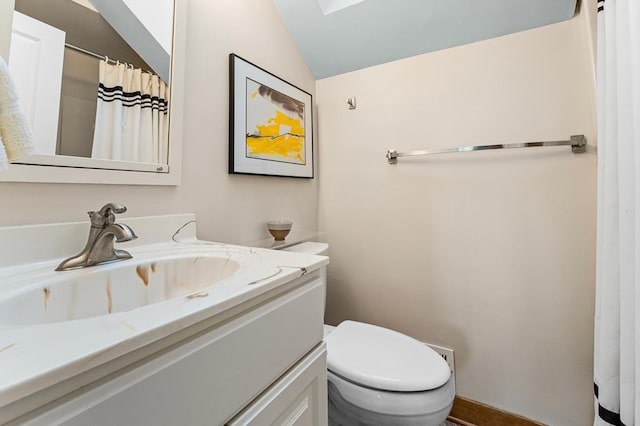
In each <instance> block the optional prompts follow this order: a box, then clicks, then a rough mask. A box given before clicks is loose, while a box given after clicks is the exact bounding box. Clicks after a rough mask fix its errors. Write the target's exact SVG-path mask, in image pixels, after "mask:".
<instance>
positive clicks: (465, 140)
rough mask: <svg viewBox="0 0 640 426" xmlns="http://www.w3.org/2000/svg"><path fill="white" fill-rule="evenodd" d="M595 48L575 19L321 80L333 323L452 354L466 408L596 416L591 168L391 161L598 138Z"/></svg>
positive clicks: (500, 158)
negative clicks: (470, 148) (390, 160)
mask: <svg viewBox="0 0 640 426" xmlns="http://www.w3.org/2000/svg"><path fill="white" fill-rule="evenodd" d="M585 39H586V35H585V25H584V22H583V19H573V20H571V21H569V22H565V23H561V24H555V25H551V26H547V27H543V28H539V29H534V30H530V31H526V32H522V33H518V34H514V35H509V36H504V37H501V38H497V39H493V40H488V41H483V42H479V43H475V44H470V45H466V46H462V47H458V48H454V49H449V50H443V51H439V52H435V53H431V54H426V55H422V56H417V57H413V58H409V59H405V60H401V61H397V62H393V63H389V64H385V65H380V66H376V67H372V68H368V69H365V70H361V71H356V72H353V73H349V74H343V75H340V76H336V77H332V78H327V79H324V80H320V81H318V82H317V85H316V90H317V94H318V96H317V99H318V101H317V103H318V121H319V129H318V131H319V134H320V137H321V144H320V159H321V161H320V175H321V183H320V229H321V231H323V232H325V235H324V238H325V239H326V241H327V242H329V243H330V255H331V264H330V265H329V287H328V294H327V321H328V322H329V323H332V324H336V323H338V322H340V321H342V320H344V319H348V318H350V319H355V320H362V321H367V322H371V323H375V324H379V325H382V326H387V327H390V328H393V329H396V330H399V331H402V332H405V333H408V334H410V335H412V336H414V337H415V338H417V339H420V340H423V341H427V342H432V343H436V344H440V345H444V346H449V347H452V348H454V349H455V350H456V366H457V393H458V394H459V395H462V396H464V397H467V398H471V399H474V400H477V401H481V402H484V403H487V404H490V405H492V406H496V407H499V408H501V409H504V410H508V411H512V412H515V413H519V414H521V415H524V416H527V417H529V418H532V419H535V420H538V421H541V422H545V423H548V424H553V425H556V426H562V425H587V424H590V423H591V422H592V418H593V417H592V416H593V408H592V392H593V384H592V351H593V348H592V334H593V311H594V301H593V299H594V280H595V278H594V269H595V266H594V263H595V203H596V194H595V173H596V167H595V164H596V158H595V156H594V155H593V154H592V153H588V154H581V155H575V154H572V153H571V152H570V149H569V148H566V147H562V148H536V149H529V150H515V151H503V152H480V153H458V154H453V155H446V156H440V157H423V158H415V159H400V160H399V161H398V164H396V165H388V164H387V162H386V159H385V153H386V151H387V149H389V148H396V149H397V150H399V151H402V150H414V149H429V148H431V149H437V148H446V147H455V146H463V145H472V144H491V143H513V142H525V141H535V140H558V139H567V138H568V137H569V136H570V135H573V134H585V135H586V136H587V138H588V140H589V141H590V143H594V138H595V134H596V132H595V123H594V119H593V117H594V115H593V108H594V106H593V96H592V95H593V90H594V87H593V75H592V73H593V67H592V64H591V62H590V59H589V57H588V52H587V50H588V46H587V43H586V42H585ZM349 96H356V97H357V109H356V110H351V111H350V110H348V109H347V105H346V99H347V98H348V97H349Z"/></svg>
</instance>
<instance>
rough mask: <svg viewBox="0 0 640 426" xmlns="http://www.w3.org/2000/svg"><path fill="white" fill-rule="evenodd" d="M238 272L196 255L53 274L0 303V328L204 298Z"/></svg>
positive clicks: (231, 263) (218, 259) (222, 261)
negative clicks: (184, 299)
mask: <svg viewBox="0 0 640 426" xmlns="http://www.w3.org/2000/svg"><path fill="white" fill-rule="evenodd" d="M141 262H142V263H141ZM239 269H240V264H239V263H238V262H236V261H235V260H233V259H230V258H229V257H228V256H223V255H215V254H202V255H193V256H191V257H183V258H174V259H163V260H158V261H146V262H145V261H133V260H131V261H125V262H120V263H113V264H110V265H102V266H100V267H91V268H86V269H83V270H77V271H68V272H54V273H53V278H49V279H45V280H43V281H42V282H41V283H39V284H38V285H31V286H29V287H28V288H26V289H25V290H24V291H22V292H16V293H13V294H11V295H9V297H7V298H5V299H3V300H0V326H1V325H4V326H16V325H32V324H44V323H54V322H60V321H69V320H76V319H82V318H91V317H96V316H101V315H109V314H113V313H116V312H126V311H131V310H133V309H136V308H140V307H144V306H148V305H152V304H156V303H159V302H164V301H167V300H171V299H175V298H178V297H183V296H187V297H192V298H196V297H206V296H207V293H206V289H208V288H211V287H212V286H214V285H215V284H216V283H219V282H220V281H223V280H224V279H226V278H228V277H230V276H232V275H233V274H234V273H236V272H237V271H238V270H239ZM49 276H51V275H49Z"/></svg>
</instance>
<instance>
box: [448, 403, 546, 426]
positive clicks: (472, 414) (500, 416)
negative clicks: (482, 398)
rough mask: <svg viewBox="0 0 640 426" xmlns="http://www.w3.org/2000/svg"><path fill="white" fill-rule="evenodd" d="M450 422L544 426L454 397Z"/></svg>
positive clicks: (477, 425) (471, 425)
mask: <svg viewBox="0 0 640 426" xmlns="http://www.w3.org/2000/svg"><path fill="white" fill-rule="evenodd" d="M450 421H452V422H455V423H458V424H461V425H464V426H545V425H544V423H540V422H536V421H534V420H530V419H527V418H525V417H522V416H519V415H517V414H513V413H509V412H507V411H504V410H500V409H498V408H495V407H492V406H490V405H486V404H483V403H481V402H477V401H473V400H470V399H467V398H463V397H461V396H456V399H455V400H454V402H453V409H452V410H451V414H450Z"/></svg>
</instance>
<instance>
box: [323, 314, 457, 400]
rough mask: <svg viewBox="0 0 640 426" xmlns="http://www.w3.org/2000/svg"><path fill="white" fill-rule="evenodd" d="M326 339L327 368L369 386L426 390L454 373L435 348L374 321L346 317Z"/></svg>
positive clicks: (444, 381) (439, 384) (439, 383)
mask: <svg viewBox="0 0 640 426" xmlns="http://www.w3.org/2000/svg"><path fill="white" fill-rule="evenodd" d="M325 342H326V344H327V367H328V369H329V370H330V371H332V372H333V373H335V374H338V375H340V376H342V377H344V378H345V379H347V380H350V381H352V382H354V383H356V384H360V385H363V386H367V387H370V388H374V389H380V390H387V391H398V392H416V391H426V390H431V389H435V388H438V387H440V386H442V385H444V384H445V383H446V382H447V380H449V377H450V376H451V370H450V369H449V365H448V364H447V362H446V361H445V360H444V359H443V358H442V357H441V356H440V355H439V354H438V353H436V352H435V351H434V350H433V349H431V348H430V347H428V346H427V345H425V344H424V343H421V342H419V341H418V340H415V339H413V338H411V337H409V336H407V335H404V334H402V333H398V332H396V331H392V330H389V329H386V328H382V327H378V326H375V325H371V324H364V323H360V322H355V321H344V322H343V323H341V324H340V325H338V326H337V327H336V328H335V330H333V332H332V333H331V334H329V335H328V336H327V337H326V339H325Z"/></svg>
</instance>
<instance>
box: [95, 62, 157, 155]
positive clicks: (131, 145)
mask: <svg viewBox="0 0 640 426" xmlns="http://www.w3.org/2000/svg"><path fill="white" fill-rule="evenodd" d="M99 78H100V84H99V86H98V107H97V111H96V123H95V130H94V134H93V148H92V152H91V157H92V158H103V159H108V160H121V161H135V162H144V163H159V164H167V162H168V161H167V160H168V148H169V115H168V101H169V87H168V86H167V85H166V84H165V83H164V82H163V81H162V80H161V79H160V78H159V77H158V76H157V75H153V74H150V73H148V72H143V71H142V70H141V69H139V68H133V67H131V66H127V65H125V64H120V63H118V64H116V65H111V64H109V63H107V61H100V76H99Z"/></svg>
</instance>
